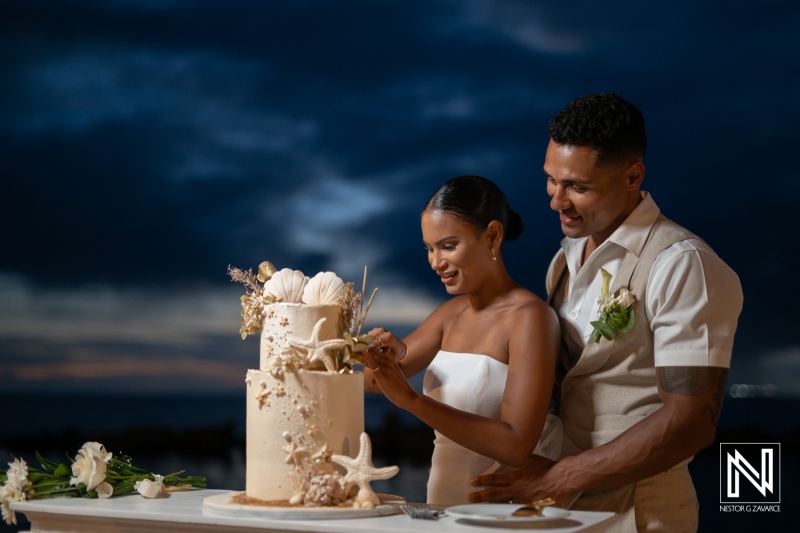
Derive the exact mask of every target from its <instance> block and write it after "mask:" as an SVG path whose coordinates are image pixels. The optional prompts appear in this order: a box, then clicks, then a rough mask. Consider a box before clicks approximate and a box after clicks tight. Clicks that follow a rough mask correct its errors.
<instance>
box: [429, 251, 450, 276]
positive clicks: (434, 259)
mask: <svg viewBox="0 0 800 533" xmlns="http://www.w3.org/2000/svg"><path fill="white" fill-rule="evenodd" d="M428 260H429V261H430V263H431V268H432V269H434V270H436V271H437V272H438V271H440V270H444V269H445V267H446V265H445V262H444V260H443V259H442V258H441V257H439V253H438V252H432V253H431V255H430V257H429V258H428Z"/></svg>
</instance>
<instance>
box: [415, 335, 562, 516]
mask: <svg viewBox="0 0 800 533" xmlns="http://www.w3.org/2000/svg"><path fill="white" fill-rule="evenodd" d="M507 376H508V365H506V364H504V363H501V362H500V361H498V360H497V359H493V358H491V357H489V356H486V355H479V354H471V353H454V352H446V351H443V350H441V351H439V353H438V354H437V355H436V357H435V358H434V359H433V362H431V364H430V365H429V366H428V369H427V371H426V372H425V378H424V379H423V384H422V390H423V392H424V393H425V394H426V395H427V396H429V397H431V398H433V399H435V400H438V401H440V402H442V403H446V404H447V405H450V406H452V407H455V408H456V409H460V410H462V411H467V412H470V413H475V414H477V415H481V416H485V417H487V418H497V419H499V418H500V407H501V405H502V401H503V391H504V389H505V386H506V377H507ZM435 435H436V438H435V439H434V441H433V442H434V445H435V447H434V450H433V458H432V459H431V463H432V464H431V475H430V478H429V479H428V503H431V504H436V505H444V506H449V505H459V504H464V503H469V499H468V496H469V494H470V493H471V492H475V491H476V490H478V488H477V487H474V486H472V485H471V484H470V482H469V480H470V478H472V477H474V476H477V475H480V474H488V473H491V472H494V471H496V470H505V469H508V467H504V465H501V464H500V463H498V462H497V461H495V460H494V459H490V458H488V457H484V456H482V455H478V454H477V453H475V452H473V451H470V450H468V449H467V448H464V447H463V446H461V445H459V444H456V443H455V442H453V441H452V440H450V439H448V438H447V437H445V436H444V435H442V434H441V433H439V432H438V431H436V432H435ZM561 442H562V430H561V420H559V419H558V417H556V416H554V415H548V416H547V421H546V422H545V427H544V430H543V432H542V437H541V439H540V440H539V444H538V445H537V447H536V450H535V453H537V454H539V455H544V456H546V457H549V458H551V459H557V458H558V455H559V453H560V452H561Z"/></svg>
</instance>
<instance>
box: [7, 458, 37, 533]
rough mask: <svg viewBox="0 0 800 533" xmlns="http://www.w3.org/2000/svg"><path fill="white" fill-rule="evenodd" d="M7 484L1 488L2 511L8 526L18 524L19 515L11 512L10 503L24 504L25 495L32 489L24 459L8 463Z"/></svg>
mask: <svg viewBox="0 0 800 533" xmlns="http://www.w3.org/2000/svg"><path fill="white" fill-rule="evenodd" d="M6 477H7V480H6V483H5V485H3V486H2V488H0V511H1V512H2V515H3V520H4V521H5V522H6V524H8V525H11V524H16V523H17V515H16V513H15V512H14V511H12V510H11V507H10V506H9V503H10V502H24V501H25V493H26V491H27V490H28V489H30V486H31V482H30V481H28V465H27V463H26V462H25V460H24V459H14V461H13V462H11V463H8V471H6Z"/></svg>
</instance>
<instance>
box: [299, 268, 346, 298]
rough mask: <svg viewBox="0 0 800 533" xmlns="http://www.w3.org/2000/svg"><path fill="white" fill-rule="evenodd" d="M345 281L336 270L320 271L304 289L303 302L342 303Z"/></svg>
mask: <svg viewBox="0 0 800 533" xmlns="http://www.w3.org/2000/svg"><path fill="white" fill-rule="evenodd" d="M343 293H344V281H342V278H340V277H339V276H337V275H336V274H335V273H334V272H320V273H319V274H317V275H316V276H314V277H313V278H311V280H310V281H309V282H308V283H307V284H306V286H305V289H303V303H305V304H308V305H334V304H340V303H341V298H342V294H343Z"/></svg>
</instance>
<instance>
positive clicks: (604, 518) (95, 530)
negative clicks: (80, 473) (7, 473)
mask: <svg viewBox="0 0 800 533" xmlns="http://www.w3.org/2000/svg"><path fill="white" fill-rule="evenodd" d="M225 492H230V491H222V490H198V491H191V492H175V493H171V494H169V495H168V496H166V497H164V496H162V497H160V498H156V499H154V500H146V499H144V498H142V497H141V496H139V495H138V494H131V495H127V496H120V497H118V498H109V499H107V500H87V499H84V498H67V499H54V500H33V501H27V502H14V503H12V504H11V509H13V510H14V511H16V512H17V513H23V514H24V515H25V516H26V517H27V519H28V520H29V521H30V523H31V531H32V532H37V533H79V532H80V533H168V532H169V533H176V532H182V533H186V532H196V533H211V532H214V533H249V532H256V531H259V532H265V533H273V532H286V531H301V532H306V533H328V532H357V531H371V532H374V531H379V532H385V533H409V532H414V533H429V532H430V533H453V532H473V533H475V532H480V531H492V530H497V529H525V528H526V527H527V529H528V530H529V531H534V530H535V531H539V532H547V531H549V532H558V533H573V532H579V531H580V532H581V533H584V532H601V531H604V530H605V528H606V527H607V526H608V525H610V524H611V523H613V522H614V520H615V515H614V513H597V512H588V511H572V512H571V514H570V516H569V517H567V518H564V519H560V520H558V521H556V522H547V523H542V524H538V525H537V527H536V528H535V529H534V528H532V527H530V526H526V527H523V528H519V527H509V526H511V525H512V524H507V525H504V526H503V527H498V528H495V527H485V526H480V525H476V524H473V523H469V522H465V521H463V520H457V519H456V518H454V517H447V516H446V517H444V518H441V519H439V520H438V521H429V520H411V518H409V517H408V516H406V515H404V514H395V515H391V516H379V517H369V518H350V519H338V520H337V519H331V520H278V519H273V518H270V519H264V518H258V519H250V518H227V517H223V516H214V515H209V514H204V513H203V500H204V499H205V498H207V497H209V496H214V495H217V494H222V493H225ZM513 525H514V526H516V525H518V524H513Z"/></svg>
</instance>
